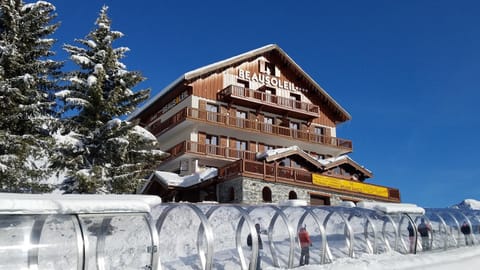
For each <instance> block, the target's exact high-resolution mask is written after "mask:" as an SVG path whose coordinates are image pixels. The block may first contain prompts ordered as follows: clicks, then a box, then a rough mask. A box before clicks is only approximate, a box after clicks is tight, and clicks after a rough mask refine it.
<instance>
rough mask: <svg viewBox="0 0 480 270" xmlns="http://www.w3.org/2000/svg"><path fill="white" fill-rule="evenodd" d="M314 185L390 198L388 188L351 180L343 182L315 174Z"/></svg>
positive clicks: (313, 175) (313, 176) (313, 177)
mask: <svg viewBox="0 0 480 270" xmlns="http://www.w3.org/2000/svg"><path fill="white" fill-rule="evenodd" d="M312 183H313V184H314V185H317V186H323V187H328V188H334V189H339V190H344V191H350V192H357V193H363V194H367V195H374V196H379V197H385V198H388V188H386V187H380V186H375V185H370V184H364V183H361V182H356V181H350V180H343V179H338V178H333V177H329V176H325V175H321V174H315V173H313V174H312Z"/></svg>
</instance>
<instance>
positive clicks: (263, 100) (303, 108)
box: [218, 85, 320, 117]
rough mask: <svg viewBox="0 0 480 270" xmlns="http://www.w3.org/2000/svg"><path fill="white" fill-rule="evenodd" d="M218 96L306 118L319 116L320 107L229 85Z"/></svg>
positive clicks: (222, 98)
mask: <svg viewBox="0 0 480 270" xmlns="http://www.w3.org/2000/svg"><path fill="white" fill-rule="evenodd" d="M218 96H219V99H220V100H225V99H231V98H235V99H242V100H248V101H250V102H254V103H258V104H262V105H266V106H274V107H277V108H283V109H287V110H289V111H293V112H295V113H297V114H305V115H306V116H308V117H318V116H319V114H320V107H318V106H317V105H314V104H311V103H307V102H302V101H298V100H295V99H292V98H288V97H281V96H277V95H272V94H269V93H265V92H262V91H258V90H253V89H249V88H245V87H241V86H236V85H230V86H228V87H227V88H225V89H223V90H222V91H220V92H219V93H218Z"/></svg>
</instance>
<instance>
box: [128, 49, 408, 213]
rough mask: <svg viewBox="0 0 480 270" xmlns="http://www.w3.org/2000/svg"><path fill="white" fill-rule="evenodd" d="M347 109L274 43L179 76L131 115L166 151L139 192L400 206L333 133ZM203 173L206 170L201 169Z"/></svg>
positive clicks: (174, 197)
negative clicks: (378, 202) (360, 202)
mask: <svg viewBox="0 0 480 270" xmlns="http://www.w3.org/2000/svg"><path fill="white" fill-rule="evenodd" d="M350 118H351V117H350V115H349V113H348V112H347V111H346V110H345V109H344V108H342V106H340V104H338V103H337V102H336V101H335V100H334V99H333V98H332V97H331V96H330V95H329V94H328V93H327V92H326V91H325V90H324V89H323V88H322V87H321V86H320V85H318V84H317V83H316V82H315V81H314V80H313V79H312V78H311V77H310V76H309V75H308V74H307V73H305V72H304V71H303V70H302V68H301V67H300V66H299V65H297V64H296V63H295V61H293V60H292V59H291V58H290V57H289V56H288V55H287V54H286V53H285V52H284V51H283V50H282V49H281V48H280V47H278V46H277V45H267V46H264V47H261V48H258V49H255V50H252V51H249V52H246V53H243V54H240V55H238V56H234V57H231V58H229V59H226V60H223V61H220V62H217V63H214V64H211V65H207V66H204V67H201V68H199V69H196V70H193V71H190V72H187V73H185V74H184V75H182V76H181V77H180V78H178V79H177V80H175V81H174V82H172V83H171V84H170V85H169V86H167V87H166V88H165V89H163V90H162V91H161V92H160V93H159V94H158V95H157V96H155V97H153V98H152V99H150V100H149V101H148V102H147V103H146V104H145V105H144V106H143V107H142V108H140V109H139V110H137V111H136V112H134V113H133V114H132V115H131V116H130V119H131V120H134V119H136V120H139V122H140V125H142V126H143V127H145V128H147V129H148V130H149V131H151V132H152V133H153V134H154V135H155V136H156V137H157V138H158V141H159V142H160V148H161V150H163V151H165V152H167V153H169V154H170V155H169V157H168V158H167V159H166V160H165V161H163V162H162V163H161V164H159V165H158V167H157V172H156V173H154V174H152V175H151V176H150V177H149V179H148V181H147V182H146V184H145V186H143V188H142V190H141V192H142V193H145V194H156V195H159V196H160V197H161V198H162V199H163V201H191V202H200V201H218V202H220V203H247V204H256V203H263V202H273V203H277V202H282V201H286V200H291V199H302V200H306V201H307V202H308V203H310V204H312V205H336V204H338V203H339V202H341V201H353V202H358V201H361V200H374V201H384V202H400V192H399V190H398V189H395V188H390V187H385V186H379V185H373V184H367V183H364V182H365V181H366V180H367V179H368V178H371V177H372V172H371V171H369V170H368V169H366V168H365V167H363V166H362V165H360V164H358V163H357V162H355V161H354V160H352V159H351V158H350V157H349V156H348V154H349V153H351V152H352V149H353V148H352V142H351V141H350V140H348V139H342V138H339V137H337V130H336V127H337V125H338V124H341V123H343V122H345V121H348V120H350ZM206 172H207V173H206Z"/></svg>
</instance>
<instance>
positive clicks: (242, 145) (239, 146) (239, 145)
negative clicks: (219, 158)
mask: <svg viewBox="0 0 480 270" xmlns="http://www.w3.org/2000/svg"><path fill="white" fill-rule="evenodd" d="M235 146H236V148H235V149H234V150H233V156H234V157H236V158H242V157H243V153H244V152H245V151H246V150H247V148H248V147H247V142H246V141H236V143H235ZM230 152H232V151H230Z"/></svg>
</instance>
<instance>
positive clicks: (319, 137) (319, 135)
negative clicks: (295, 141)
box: [313, 127, 325, 143]
mask: <svg viewBox="0 0 480 270" xmlns="http://www.w3.org/2000/svg"><path fill="white" fill-rule="evenodd" d="M313 133H315V138H314V139H315V141H316V142H320V143H324V142H325V128H324V127H315V129H314V130H313Z"/></svg>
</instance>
